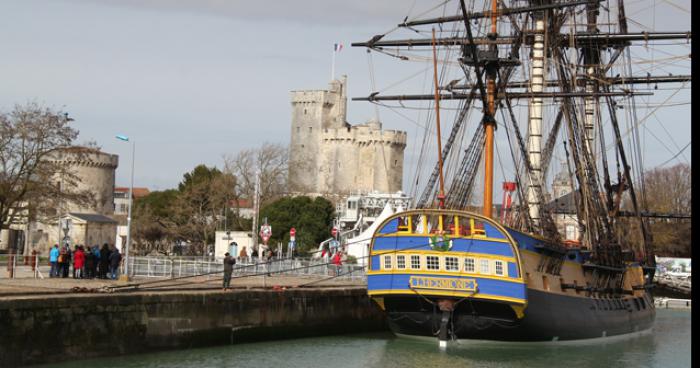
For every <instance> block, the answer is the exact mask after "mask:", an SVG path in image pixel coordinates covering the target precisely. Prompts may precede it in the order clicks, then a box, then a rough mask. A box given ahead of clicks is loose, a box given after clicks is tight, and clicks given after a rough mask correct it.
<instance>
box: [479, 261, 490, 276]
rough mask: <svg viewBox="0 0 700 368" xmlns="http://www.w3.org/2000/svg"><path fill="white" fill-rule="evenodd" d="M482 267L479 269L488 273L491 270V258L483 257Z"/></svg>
mask: <svg viewBox="0 0 700 368" xmlns="http://www.w3.org/2000/svg"><path fill="white" fill-rule="evenodd" d="M480 263H481V267H480V268H479V271H480V272H481V273H483V274H488V273H489V272H490V270H489V260H488V259H482V260H481V262H480Z"/></svg>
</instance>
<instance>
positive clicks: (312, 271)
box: [129, 257, 365, 280]
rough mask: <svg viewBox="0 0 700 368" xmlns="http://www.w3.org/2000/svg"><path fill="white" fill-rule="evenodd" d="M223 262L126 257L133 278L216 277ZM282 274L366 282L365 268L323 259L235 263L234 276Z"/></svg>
mask: <svg viewBox="0 0 700 368" xmlns="http://www.w3.org/2000/svg"><path fill="white" fill-rule="evenodd" d="M223 270H224V265H223V261H222V260H218V261H209V260H203V259H201V258H192V257H188V258H185V257H177V258H170V257H129V274H130V275H131V276H133V277H159V278H163V277H165V278H175V277H183V276H196V275H205V274H206V275H208V276H209V277H217V276H218V275H219V272H223ZM268 273H270V274H281V275H294V276H337V278H338V279H345V280H348V279H349V280H365V272H364V266H359V265H353V264H344V265H342V266H336V265H329V264H327V262H326V261H324V260H323V259H314V258H311V259H309V258H294V259H275V258H273V259H272V260H270V261H269V262H264V261H261V260H259V259H257V258H250V257H249V258H247V259H244V260H240V259H239V260H237V262H236V264H235V265H234V266H233V275H254V274H268Z"/></svg>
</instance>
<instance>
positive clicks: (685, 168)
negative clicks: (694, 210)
mask: <svg viewBox="0 0 700 368" xmlns="http://www.w3.org/2000/svg"><path fill="white" fill-rule="evenodd" d="M691 180H692V173H691V170H690V165H688V164H677V165H675V166H671V167H668V168H655V169H653V170H649V171H647V172H646V173H644V187H645V189H646V198H647V206H648V207H649V210H650V211H653V212H664V213H676V214H690V211H691V186H692V183H691Z"/></svg>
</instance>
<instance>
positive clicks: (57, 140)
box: [0, 103, 86, 229]
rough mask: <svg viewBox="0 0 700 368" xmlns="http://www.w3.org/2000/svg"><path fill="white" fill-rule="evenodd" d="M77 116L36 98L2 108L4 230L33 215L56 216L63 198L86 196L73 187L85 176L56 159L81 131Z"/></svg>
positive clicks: (0, 208) (0, 203) (0, 205)
mask: <svg viewBox="0 0 700 368" xmlns="http://www.w3.org/2000/svg"><path fill="white" fill-rule="evenodd" d="M71 120H72V119H70V118H69V117H68V114H66V113H63V112H61V111H54V110H52V109H50V108H46V107H42V106H39V105H38V104H36V103H29V104H27V105H24V106H21V105H16V106H15V107H14V110H13V111H11V112H10V113H0V170H1V171H0V229H7V228H9V227H10V225H11V224H13V223H16V222H21V221H24V220H26V219H27V217H28V216H32V217H35V216H41V215H48V216H53V215H55V214H56V213H55V212H56V206H57V202H58V201H66V200H71V201H81V200H85V199H86V198H85V197H86V196H85V193H77V192H72V191H71V188H75V187H76V185H75V184H77V181H79V178H78V177H77V176H76V175H75V174H74V173H72V172H71V170H70V168H69V167H68V166H67V165H65V164H64V163H62V162H61V161H60V160H56V159H55V154H56V153H58V152H59V151H60V150H63V149H67V148H69V147H71V145H72V143H73V141H74V140H75V139H76V137H77V136H78V131H77V130H76V129H74V128H72V127H71V126H69V122H70V121H71ZM57 178H60V181H62V182H63V184H64V185H63V188H61V186H60V185H59V184H58V182H59V180H57Z"/></svg>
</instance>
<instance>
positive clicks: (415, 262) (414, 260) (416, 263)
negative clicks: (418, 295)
mask: <svg viewBox="0 0 700 368" xmlns="http://www.w3.org/2000/svg"><path fill="white" fill-rule="evenodd" d="M411 268H412V269H414V270H418V269H420V256H418V255H412V256H411Z"/></svg>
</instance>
